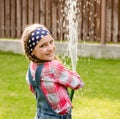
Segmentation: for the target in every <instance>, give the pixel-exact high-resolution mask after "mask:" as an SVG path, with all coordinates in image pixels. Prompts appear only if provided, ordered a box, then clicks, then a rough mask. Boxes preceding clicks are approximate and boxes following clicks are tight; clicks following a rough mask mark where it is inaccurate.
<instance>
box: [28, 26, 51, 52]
mask: <svg viewBox="0 0 120 119" xmlns="http://www.w3.org/2000/svg"><path fill="white" fill-rule="evenodd" d="M49 34H50V32H49V31H48V30H47V29H46V28H45V27H39V28H37V29H36V30H35V31H33V32H32V33H31V35H30V37H29V40H28V44H27V51H28V53H29V54H31V53H32V51H33V50H34V48H35V46H36V45H37V44H38V42H39V41H40V40H41V39H42V38H43V37H44V36H46V35H49Z"/></svg>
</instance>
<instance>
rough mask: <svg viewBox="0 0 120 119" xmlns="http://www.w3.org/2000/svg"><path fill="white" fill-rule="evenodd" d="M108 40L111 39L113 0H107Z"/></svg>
mask: <svg viewBox="0 0 120 119" xmlns="http://www.w3.org/2000/svg"><path fill="white" fill-rule="evenodd" d="M106 5H107V6H106V31H105V32H106V41H108V42H110V41H111V32H112V31H111V27H112V26H111V25H112V24H111V23H112V0H109V1H108V0H107V1H106Z"/></svg>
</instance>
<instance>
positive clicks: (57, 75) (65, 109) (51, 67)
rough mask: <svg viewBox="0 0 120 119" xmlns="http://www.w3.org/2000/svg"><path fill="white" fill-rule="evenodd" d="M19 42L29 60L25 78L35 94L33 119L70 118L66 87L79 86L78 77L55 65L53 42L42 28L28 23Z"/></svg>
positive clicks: (69, 104)
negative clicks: (35, 104) (35, 106)
mask: <svg viewBox="0 0 120 119" xmlns="http://www.w3.org/2000/svg"><path fill="white" fill-rule="evenodd" d="M21 39H22V41H23V46H24V51H25V54H26V56H27V58H28V59H29V60H30V61H31V62H30V65H29V69H28V72H27V75H26V79H27V82H28V85H29V87H30V90H31V91H32V92H33V93H34V94H35V95H36V101H37V111H36V117H35V119H71V109H72V104H71V100H70V97H69V94H68V91H67V88H71V89H80V88H81V87H83V86H84V83H83V82H82V80H81V79H80V76H79V75H78V74H77V73H75V72H73V71H70V70H68V69H66V68H65V67H64V66H63V65H62V64H61V63H60V62H59V60H58V59H57V57H56V56H55V54H54V53H55V44H54V39H53V37H52V35H51V34H50V32H49V31H48V29H47V28H46V27H45V26H43V25H41V24H32V25H30V26H28V27H26V28H25V30H24V32H23V34H22V38H21ZM41 66H42V67H41ZM39 69H40V70H39ZM31 80H32V81H31ZM32 82H33V83H32ZM35 82H36V83H35ZM34 84H35V85H34ZM36 87H37V88H36Z"/></svg>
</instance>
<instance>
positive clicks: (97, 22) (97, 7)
mask: <svg viewBox="0 0 120 119" xmlns="http://www.w3.org/2000/svg"><path fill="white" fill-rule="evenodd" d="M95 11H96V13H95V16H96V18H95V30H96V41H100V37H101V25H100V24H101V1H96V4H95Z"/></svg>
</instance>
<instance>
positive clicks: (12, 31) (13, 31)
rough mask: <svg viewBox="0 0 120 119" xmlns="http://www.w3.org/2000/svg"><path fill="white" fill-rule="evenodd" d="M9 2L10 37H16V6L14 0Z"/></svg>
mask: <svg viewBox="0 0 120 119" xmlns="http://www.w3.org/2000/svg"><path fill="white" fill-rule="evenodd" d="M10 2H11V4H10V6H11V18H10V19H11V27H10V28H11V37H12V38H15V37H16V20H15V16H16V13H15V11H16V7H15V5H16V4H15V0H11V1H10Z"/></svg>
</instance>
